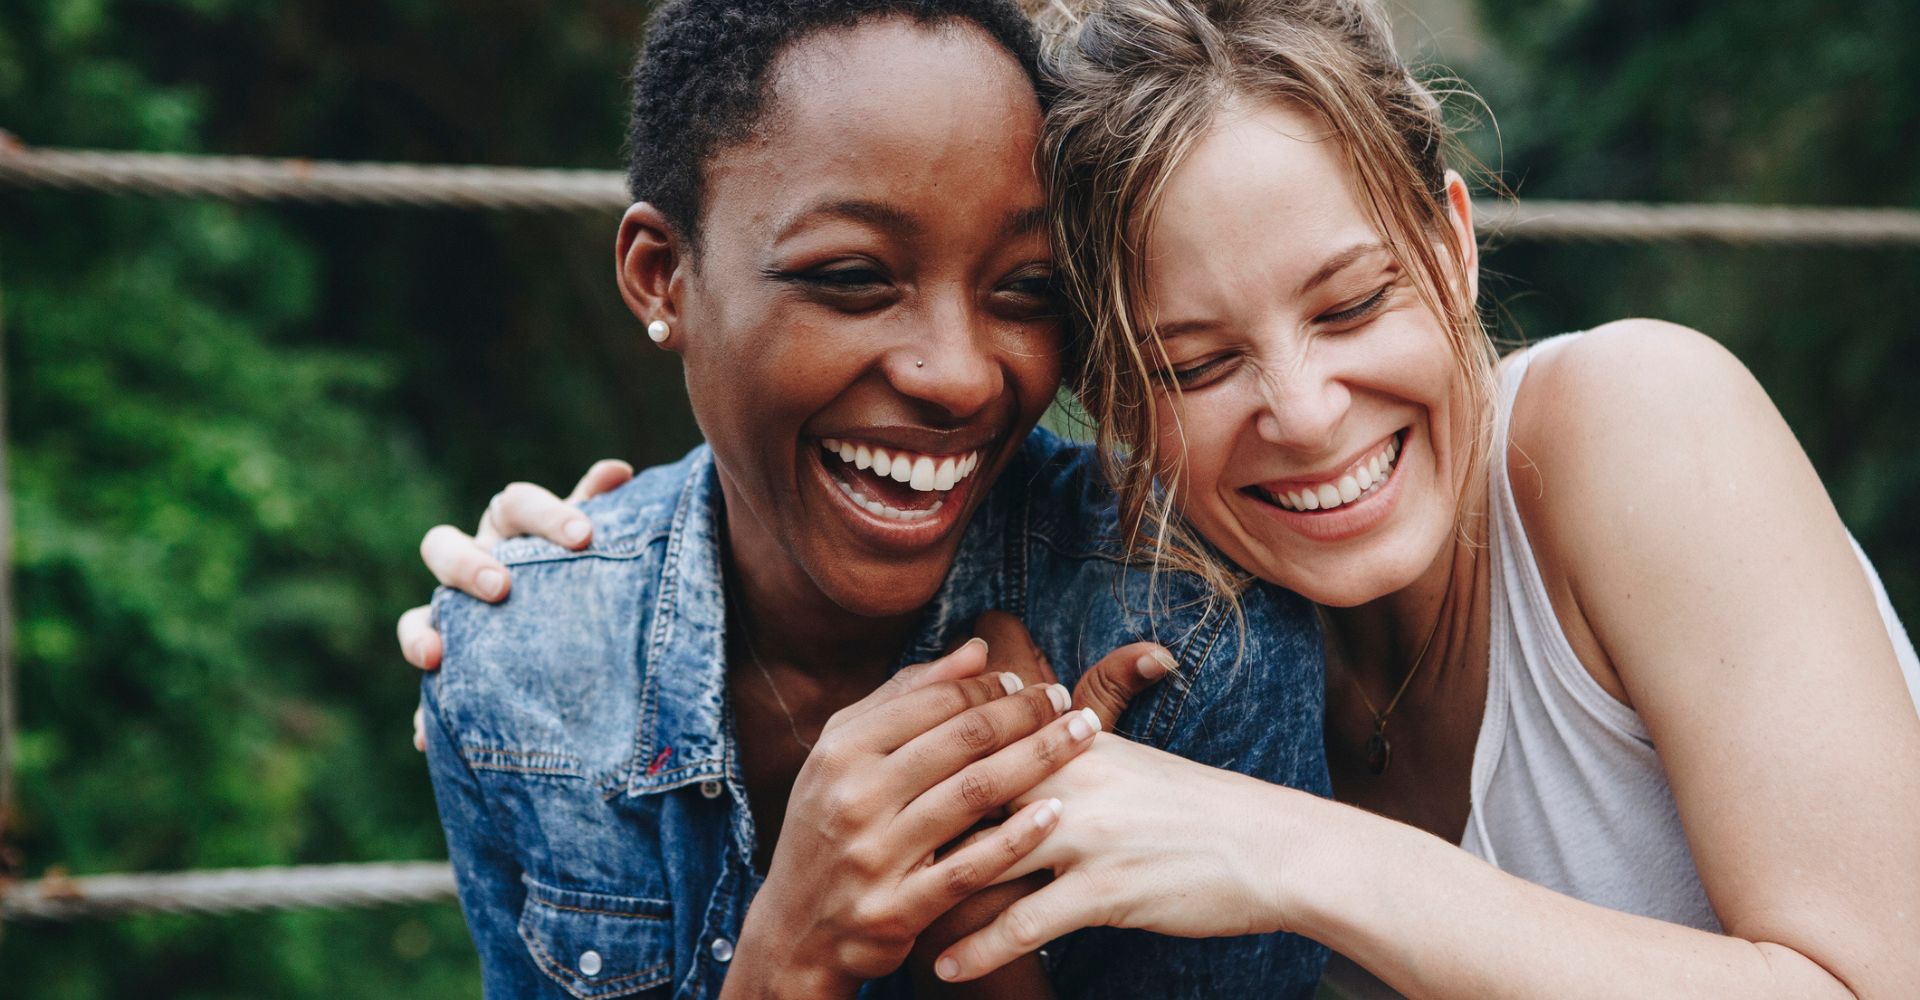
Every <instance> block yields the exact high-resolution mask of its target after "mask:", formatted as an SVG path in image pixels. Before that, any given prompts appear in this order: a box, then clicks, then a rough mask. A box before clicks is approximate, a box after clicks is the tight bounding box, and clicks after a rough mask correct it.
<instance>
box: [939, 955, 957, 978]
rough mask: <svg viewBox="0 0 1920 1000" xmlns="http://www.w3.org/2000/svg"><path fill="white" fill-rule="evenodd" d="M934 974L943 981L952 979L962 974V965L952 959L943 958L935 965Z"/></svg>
mask: <svg viewBox="0 0 1920 1000" xmlns="http://www.w3.org/2000/svg"><path fill="white" fill-rule="evenodd" d="M933 973H934V975H936V976H939V977H940V978H941V979H952V978H953V977H955V976H957V975H959V974H960V963H959V962H956V961H954V960H953V959H951V958H943V959H941V960H940V961H938V962H935V963H933Z"/></svg>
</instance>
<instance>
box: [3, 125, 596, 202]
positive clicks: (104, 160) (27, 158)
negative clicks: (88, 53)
mask: <svg viewBox="0 0 1920 1000" xmlns="http://www.w3.org/2000/svg"><path fill="white" fill-rule="evenodd" d="M0 184H7V185H12V186H16V187H51V188H60V189H64V190H69V191H102V192H106V193H109V194H152V195H181V196H187V197H202V198H223V199H227V200H230V201H311V202H326V203H332V204H342V205H404V206H415V207H421V208H469V209H509V210H510V209H523V210H539V211H573V212H581V211H595V212H604V211H611V212H618V211H620V210H622V209H624V208H626V207H627V200H628V199H627V195H626V181H625V178H623V177H622V176H621V175H620V174H618V173H614V172H612V171H602V170H515V169H506V168H501V167H428V166H418V165H413V164H402V163H329V162H325V161H319V160H262V159H253V158H249V157H237V156H186V155H182V154H177V153H101V152H92V151H87V150H68V149H29V148H27V147H25V146H22V145H20V144H19V142H18V141H17V140H11V137H9V136H6V135H5V134H4V133H0Z"/></svg>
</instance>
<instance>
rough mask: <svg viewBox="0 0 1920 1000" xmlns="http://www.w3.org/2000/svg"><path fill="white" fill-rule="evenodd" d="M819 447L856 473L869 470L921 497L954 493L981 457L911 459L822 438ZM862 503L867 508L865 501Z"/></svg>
mask: <svg viewBox="0 0 1920 1000" xmlns="http://www.w3.org/2000/svg"><path fill="white" fill-rule="evenodd" d="M820 446H821V447H822V448H823V449H825V450H826V451H827V453H829V454H831V455H834V456H835V457H837V458H839V459H840V460H841V461H842V462H846V463H848V464H850V465H852V466H853V467H854V468H856V469H869V468H870V469H872V470H873V474H874V475H876V476H884V477H887V478H890V479H892V480H894V481H895V482H900V483H906V484H907V485H908V486H910V487H911V488H913V489H916V490H919V491H920V492H922V493H927V492H935V491H937V492H941V493H944V492H946V491H948V490H951V489H953V488H954V487H955V486H958V485H959V484H960V482H961V480H964V479H966V478H967V477H968V476H970V475H973V473H974V470H976V469H978V468H979V467H980V453H979V452H977V451H970V452H967V453H966V454H964V455H957V456H956V455H945V456H942V455H908V454H904V453H890V452H888V451H887V450H886V449H885V448H869V447H867V446H866V445H864V444H854V443H853V442H851V441H843V440H841V439H839V438H821V439H820ZM859 499H860V500H861V501H862V505H863V506H864V504H865V500H866V498H865V497H859ZM883 506H884V505H883Z"/></svg>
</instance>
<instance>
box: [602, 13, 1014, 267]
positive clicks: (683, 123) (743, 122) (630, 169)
mask: <svg viewBox="0 0 1920 1000" xmlns="http://www.w3.org/2000/svg"><path fill="white" fill-rule="evenodd" d="M887 16H902V17H909V18H912V19H913V20H915V21H918V22H920V23H923V24H932V23H936V22H940V21H967V22H971V23H973V24H975V25H977V26H979V27H980V28H982V29H984V30H985V31H986V32H987V34H988V35H990V36H992V37H993V40H994V41H996V42H998V43H999V44H1000V46H1001V47H1002V48H1004V49H1006V50H1007V52H1008V53H1009V54H1011V55H1012V56H1013V57H1014V58H1015V59H1017V60H1019V62H1020V65H1021V67H1022V68H1024V69H1025V70H1026V72H1027V78H1028V79H1029V80H1030V81H1033V82H1034V84H1035V88H1036V93H1037V92H1038V86H1039V43H1038V41H1037V39H1036V37H1035V33H1034V28H1033V25H1032V23H1031V22H1029V21H1028V20H1027V18H1026V15H1025V14H1023V13H1021V11H1020V8H1019V6H1018V5H1017V4H1015V3H1014V2H1013V0H668V2H667V3H664V4H662V5H661V6H660V8H659V9H658V10H657V11H655V13H654V16H653V20H652V22H651V24H650V26H649V27H648V30H647V40H646V44H645V45H644V46H643V47H642V48H641V50H640V58H639V59H638V60H637V61H636V62H635V63H634V66H633V119H632V122H631V124H630V125H629V127H628V129H627V191H628V193H629V194H631V195H632V196H633V199H634V200H635V201H645V202H649V203H651V204H652V205H653V206H654V207H655V208H657V209H659V210H660V213H661V214H662V215H664V216H666V218H667V222H668V224H669V225H671V226H673V228H674V231H675V232H676V233H677V234H678V235H679V236H680V237H681V239H683V240H685V241H687V242H688V245H689V248H693V247H697V246H698V244H699V234H698V231H697V230H698V227H699V221H700V209H701V197H702V194H703V191H702V188H703V187H704V182H703V179H704V177H705V173H706V169H705V168H706V161H707V159H708V157H710V156H712V155H713V154H714V153H715V152H718V151H719V150H720V149H722V148H723V147H725V146H727V145H729V144H731V143H733V142H737V141H739V140H740V139H743V138H745V137H746V136H748V135H749V134H751V132H752V130H753V128H754V127H755V126H756V125H758V124H759V121H760V116H761V115H762V114H763V113H764V112H765V110H766V102H767V96H768V95H767V93H766V90H767V83H768V81H767V70H768V68H769V67H771V66H772V65H773V63H774V61H775V60H776V59H777V58H779V56H780V55H781V53H782V52H784V51H785V50H786V48H787V47H788V46H790V45H792V44H793V43H794V42H796V41H799V40H800V39H801V38H804V37H806V36H808V35H811V34H813V33H815V32H818V31H824V30H827V29H831V28H847V27H852V26H854V25H856V24H859V23H860V22H862V21H865V20H867V19H869V18H876V17H887Z"/></svg>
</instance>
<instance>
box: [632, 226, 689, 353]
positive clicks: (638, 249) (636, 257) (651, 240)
mask: <svg viewBox="0 0 1920 1000" xmlns="http://www.w3.org/2000/svg"><path fill="white" fill-rule="evenodd" d="M689 264H690V260H689V255H688V252H687V247H686V244H685V243H684V242H683V241H682V240H681V239H680V237H679V235H678V234H676V233H675V232H674V231H673V227H672V226H671V225H669V224H668V223H667V217H666V216H665V215H663V214H662V213H661V212H660V210H659V209H657V208H655V207H653V206H652V205H651V204H648V203H647V202H644V201H637V202H634V203H633V204H632V205H631V206H629V207H628V208H627V214H626V215H624V216H622V217H621V219H620V234H619V235H618V236H617V237H615V239H614V248H613V267H614V280H615V283H616V284H618V285H619V286H620V297H621V298H622V299H624V300H625V301H626V303H627V308H628V309H629V310H631V311H632V313H633V315H634V317H635V318H636V319H638V320H639V321H640V323H641V325H643V326H644V325H646V324H648V323H651V322H653V321H654V320H663V321H665V322H666V324H667V325H668V326H669V327H671V328H672V329H673V332H674V333H675V334H678V333H679V332H680V300H681V297H682V296H683V295H684V294H685V292H686V278H687V272H688V271H689V269H690V268H689ZM684 343H685V340H684V339H683V338H681V337H678V336H676V337H674V338H673V339H671V340H668V341H667V343H666V345H665V346H666V348H667V349H668V350H670V351H677V350H679V348H680V345H681V344H684Z"/></svg>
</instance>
